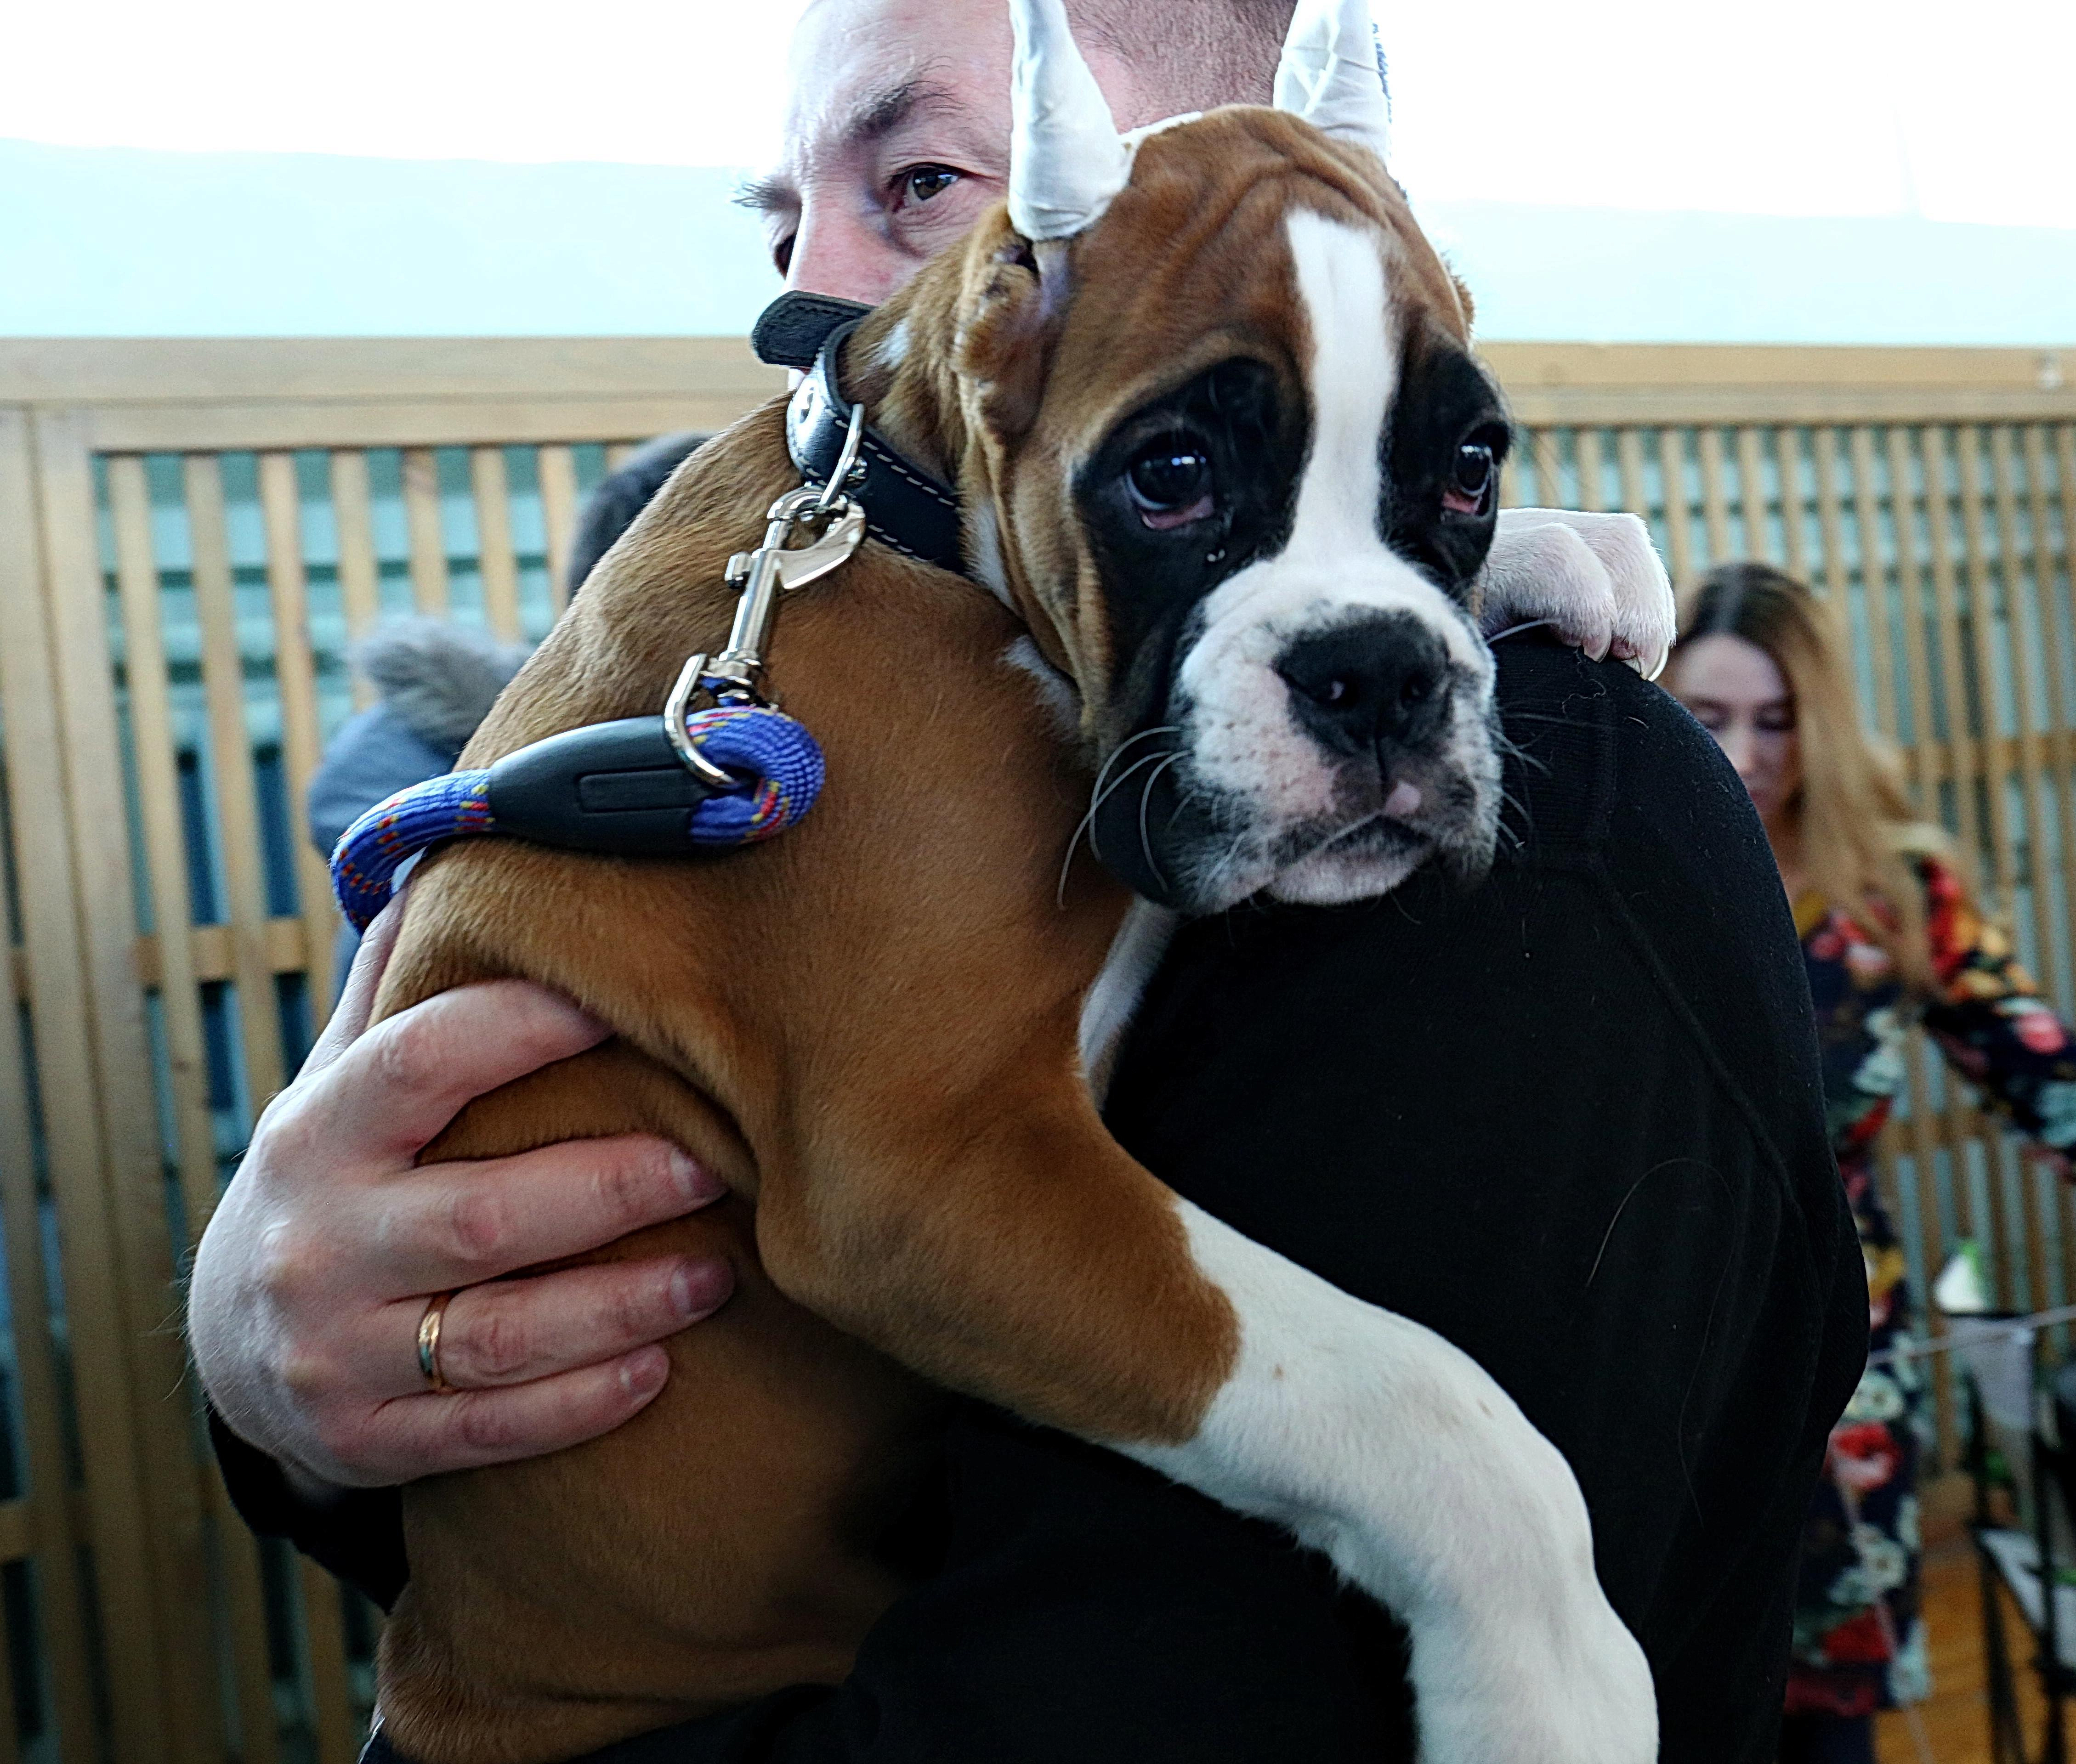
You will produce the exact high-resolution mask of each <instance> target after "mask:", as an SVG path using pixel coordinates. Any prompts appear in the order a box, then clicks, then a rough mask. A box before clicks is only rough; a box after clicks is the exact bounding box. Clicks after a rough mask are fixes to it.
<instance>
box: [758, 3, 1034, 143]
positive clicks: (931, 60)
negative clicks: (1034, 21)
mask: <svg viewBox="0 0 2076 1764" xmlns="http://www.w3.org/2000/svg"><path fill="white" fill-rule="evenodd" d="M1009 50H1010V35H1009V25H1008V15H1007V8H1006V7H1004V6H998V5H996V4H994V3H992V0H951V3H949V4H946V3H945V0H935V3H934V4H933V3H930V0H815V3H814V4H813V5H812V6H809V7H808V10H807V11H806V12H805V13H804V14H803V15H802V16H801V19H800V23H799V26H798V27H796V28H795V31H794V33H793V42H792V48H791V54H790V56H789V57H788V80H787V101H786V134H785V147H784V149H783V156H782V160H781V165H782V173H783V176H786V177H787V178H790V179H791V180H793V181H799V179H801V178H803V177H805V176H811V175H812V174H813V172H815V171H816V169H817V164H816V162H818V161H820V160H824V159H826V158H828V157H830V156H834V155H837V154H841V152H843V151H846V150H848V149H853V148H856V147H862V146H870V145H871V144H873V143H874V142H876V141H877V140H879V139H883V138H884V137H885V136H886V135H889V134H891V133H893V132H895V131H897V130H899V129H901V128H903V127H907V126H909V125H910V124H912V123H917V122H949V123H953V124H961V123H963V124H966V125H969V126H970V127H972V128H973V129H974V131H975V132H977V133H978V134H979V135H980V137H981V139H979V140H978V141H977V142H976V143H974V144H975V145H985V144H986V143H988V141H990V139H992V136H993V135H995V134H998V133H999V134H1000V135H1003V137H1004V138H1005V139H1006V137H1007V110H1008V84H1009ZM998 112H999V115H998V114H995V113H998ZM990 123H992V124H994V127H993V128H992V129H990V128H988V127H987V125H988V124H990Z"/></svg>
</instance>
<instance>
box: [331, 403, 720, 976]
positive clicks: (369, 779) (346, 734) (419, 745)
mask: <svg viewBox="0 0 2076 1764" xmlns="http://www.w3.org/2000/svg"><path fill="white" fill-rule="evenodd" d="M705 439H706V437H705V436H704V434H694V433H693V432H691V430H680V431H679V433H677V434H668V435H662V436H658V438H656V439H655V440H654V441H651V442H648V443H646V445H645V446H642V447H641V448H640V449H638V450H637V451H636V452H635V453H634V454H632V455H631V456H630V457H629V459H626V460H625V462H623V463H621V466H620V467H619V468H618V469H617V471H612V472H611V473H609V474H608V475H607V476H606V477H605V478H604V479H601V480H600V483H599V484H598V486H597V488H596V489H594V490H593V491H592V493H591V494H590V495H589V496H587V497H585V498H584V503H583V508H582V509H581V510H580V511H579V514H578V517H577V533H576V538H575V542H574V543H573V544H572V545H571V548H570V562H569V567H568V569H567V571H566V572H565V578H564V579H565V580H566V581H567V583H568V588H569V593H570V595H571V597H574V596H575V594H576V591H577V590H578V589H579V588H580V587H583V582H584V579H585V578H586V577H587V576H588V575H590V574H591V572H592V567H593V566H594V565H596V563H597V562H598V560H599V559H600V558H602V557H604V555H605V554H606V552H607V551H608V550H610V549H611V547H612V542H613V541H614V540H616V539H617V538H619V537H620V536H621V533H625V531H626V530H627V529H628V528H629V526H630V525H632V524H633V520H634V517H635V516H637V514H639V513H641V511H642V509H643V508H646V506H647V505H648V504H649V502H650V499H651V498H652V497H653V496H654V495H655V494H656V492H658V490H660V489H662V487H663V482H664V480H665V479H667V478H668V477H669V476H670V475H671V473H672V472H673V471H676V470H677V469H678V466H679V463H680V462H681V461H682V460H683V459H684V457H685V456H686V454H689V453H690V452H691V450H693V448H695V447H696V446H699V444H700V442H703V441H704V440H705ZM527 654H528V646H527V645H525V644H507V643H500V642H499V641H497V640H496V638H495V637H492V636H490V635H489V633H487V632H484V631H483V630H480V629H477V628H475V627H474V626H471V625H454V624H450V623H448V622H446V621H442V620H439V619H400V620H397V621H395V622H393V623H391V624H387V625H382V626H380V627H379V628H378V629H376V631H374V632H373V633H372V634H371V635H370V636H368V637H366V638H364V639H363V641H361V642H360V643H359V644H357V645H355V648H354V651H353V655H352V663H353V667H354V670H355V672H357V673H358V674H359V675H360V676H361V678H362V679H364V680H366V681H367V683H369V684H370V685H372V687H374V688H375V689H376V692H377V694H378V695H379V701H378V702H377V703H376V704H374V705H372V707H371V708H368V709H367V710H364V711H363V712H359V715H357V716H354V717H352V718H351V719H350V720H348V721H347V723H346V724H343V726H342V727H341V728H340V729H339V732H338V733H337V734H336V735H334V737H332V738H331V742H330V745H329V746H327V747H326V749H325V754H324V758H323V759H322V761H321V762H319V764H318V769H317V771H316V772H315V773H314V774H313V775H312V777H311V778H310V788H309V796H308V797H307V799H305V803H304V809H305V814H306V815H307V816H308V819H309V835H310V843H311V844H312V845H315V846H316V847H317V849H318V855H319V856H320V857H323V858H325V859H326V861H329V860H330V857H331V854H332V849H333V848H334V846H336V845H338V841H339V836H340V835H341V834H343V833H344V832H345V831H346V830H347V828H349V827H351V825H352V824H354V823H355V821H356V820H359V819H360V817H361V816H363V815H364V814H366V813H367V811H368V810H369V809H371V808H372V807H374V806H375V805H376V803H379V802H381V801H382V800H384V799H385V798H387V797H390V796H393V795H396V794H397V791H401V790H409V788H410V787H412V786H413V784H422V783H423V782H425V781H426V779H427V778H438V776H439V775H440V774H442V772H450V771H452V770H454V766H455V761H456V760H458V759H459V758H460V757H461V750H462V749H463V748H464V747H466V746H467V745H468V738H469V737H471V735H473V734H474V733H475V729H476V725H477V724H479V723H480V722H481V721H482V720H484V717H485V716H487V715H488V713H489V711H490V707H491V705H492V704H493V703H495V702H496V698H497V695H498V694H499V693H500V692H501V691H504V687H505V683H506V682H508V681H509V680H510V679H511V678H512V676H513V674H517V672H518V671H519V665H520V663H521V662H524V661H525V659H526V656H527ZM359 947H360V938H359V934H358V933H357V932H355V930H354V929H353V928H352V927H351V926H350V925H342V926H341V927H340V928H339V932H338V940H337V942H336V943H335V944H334V946H333V954H332V976H331V995H332V997H333V998H337V997H338V993H339V988H340V987H341V986H343V985H344V984H345V983H346V970H347V969H348V968H349V967H351V965H353V953H354V951H355V949H357V948H359Z"/></svg>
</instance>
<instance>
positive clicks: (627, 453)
mask: <svg viewBox="0 0 2076 1764" xmlns="http://www.w3.org/2000/svg"><path fill="white" fill-rule="evenodd" d="M639 446H641V442H638V441H614V442H608V443H607V444H606V449H605V469H606V470H607V471H619V470H620V468H621V467H622V466H624V465H625V464H626V463H627V462H628V461H629V460H630V459H633V457H634V453H635V450H636V449H637V447H639Z"/></svg>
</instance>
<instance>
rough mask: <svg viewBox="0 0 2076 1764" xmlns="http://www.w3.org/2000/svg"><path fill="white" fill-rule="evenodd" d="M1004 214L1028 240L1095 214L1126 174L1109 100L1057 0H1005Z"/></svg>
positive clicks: (1059, 234) (1077, 227) (1067, 234)
mask: <svg viewBox="0 0 2076 1764" xmlns="http://www.w3.org/2000/svg"><path fill="white" fill-rule="evenodd" d="M1009 14H1010V21H1011V23H1012V24H1013V25H1014V26H1015V30H1016V60H1015V67H1014V69H1013V72H1012V74H1011V86H1010V136H1009V219H1010V224H1011V226H1014V227H1015V229H1016V230H1017V231H1018V232H1019V233H1021V234H1022V235H1023V236H1024V237H1025V238H1026V239H1029V240H1030V241H1031V242H1032V243H1033V244H1040V243H1045V242H1047V241H1049V240H1053V239H1072V238H1073V236H1074V235H1076V234H1077V233H1081V232H1086V230H1088V229H1089V228H1090V227H1091V226H1094V225H1095V223H1096V222H1098V221H1099V220H1101V219H1102V216H1103V211H1104V210H1106V209H1107V208H1108V207H1109V206H1110V205H1111V201H1112V200H1113V199H1114V198H1115V197H1116V195H1117V193H1118V192H1119V190H1121V189H1123V188H1124V183H1125V179H1126V178H1127V176H1130V174H1131V154H1130V152H1129V151H1128V150H1127V148H1126V147H1125V144H1124V143H1123V142H1122V141H1120V140H1119V139H1118V135H1117V123H1116V122H1115V120H1114V119H1113V118H1111V114H1110V105H1109V103H1108V102H1107V100H1106V99H1105V98H1104V97H1103V95H1102V87H1100V86H1099V85H1097V84H1096V77H1095V75H1094V74H1093V73H1090V71H1089V64H1088V63H1087V62H1086V61H1085V60H1082V52H1081V48H1080V47H1079V45H1078V44H1076V43H1075V41H1074V34H1073V31H1071V30H1069V28H1068V26H1067V9H1066V6H1065V0H1009Z"/></svg>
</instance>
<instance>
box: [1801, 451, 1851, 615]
mask: <svg viewBox="0 0 2076 1764" xmlns="http://www.w3.org/2000/svg"><path fill="white" fill-rule="evenodd" d="M1809 442H1810V449H1811V452H1812V455H1813V457H1814V459H1815V461H1816V528H1817V531H1818V532H1819V533H1821V534H1822V535H1823V538H1824V579H1823V580H1822V581H1821V583H1816V582H1812V583H1811V584H1810V586H1811V587H1815V588H1818V589H1820V590H1821V591H1822V592H1823V593H1824V594H1825V595H1826V596H1829V600H1830V602H1831V605H1832V608H1833V610H1834V611H1835V612H1836V613H1837V617H1838V629H1840V630H1841V631H1846V632H1850V630H1851V629H1852V620H1851V618H1850V608H1849V607H1848V604H1847V586H1846V583H1847V579H1846V542H1845V534H1844V529H1843V528H1842V526H1841V522H1840V519H1839V504H1838V437H1837V431H1836V430H1830V429H1819V430H1816V432H1815V433H1814V434H1812V435H1811V436H1810V438H1809Z"/></svg>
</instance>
